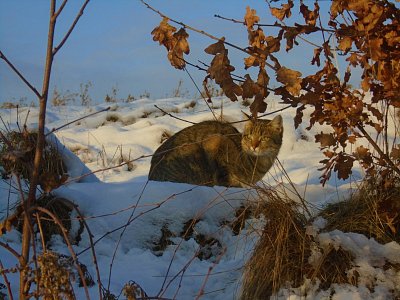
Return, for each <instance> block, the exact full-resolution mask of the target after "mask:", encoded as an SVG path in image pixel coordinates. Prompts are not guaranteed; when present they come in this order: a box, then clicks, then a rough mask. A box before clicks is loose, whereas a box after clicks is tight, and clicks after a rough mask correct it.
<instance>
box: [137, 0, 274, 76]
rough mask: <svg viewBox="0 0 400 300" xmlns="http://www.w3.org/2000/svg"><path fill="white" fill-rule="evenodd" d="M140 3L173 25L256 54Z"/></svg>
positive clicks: (141, 0)
mask: <svg viewBox="0 0 400 300" xmlns="http://www.w3.org/2000/svg"><path fill="white" fill-rule="evenodd" d="M140 2H142V3H143V4H144V5H145V6H146V7H147V8H148V9H150V10H152V11H154V12H155V13H157V14H159V15H160V16H161V17H163V18H168V19H169V20H170V21H171V22H173V23H175V24H178V25H180V26H182V27H184V28H187V29H189V30H192V31H194V32H197V33H200V34H202V35H205V36H207V37H209V38H210V39H213V40H216V41H221V42H223V43H224V44H225V45H228V46H230V47H232V48H234V49H236V50H239V51H242V52H244V53H246V54H248V55H251V56H254V53H251V52H250V51H248V50H247V49H246V48H242V47H239V46H237V45H235V44H232V43H229V42H227V41H225V39H224V38H218V37H216V36H214V35H212V34H209V33H207V32H205V31H204V30H199V29H196V28H194V27H192V26H189V25H186V24H185V23H182V22H179V21H177V20H174V19H171V18H170V17H168V16H167V15H165V14H163V13H162V12H160V11H158V10H156V9H155V8H153V7H151V6H150V5H149V4H147V3H146V2H145V1H143V0H140ZM265 64H266V65H267V66H268V67H270V68H271V69H272V70H275V71H276V68H275V67H274V66H273V65H271V64H270V63H268V62H266V63H265Z"/></svg>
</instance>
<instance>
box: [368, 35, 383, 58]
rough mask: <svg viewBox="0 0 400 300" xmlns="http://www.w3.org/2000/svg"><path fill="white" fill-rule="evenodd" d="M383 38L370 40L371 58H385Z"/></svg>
mask: <svg viewBox="0 0 400 300" xmlns="http://www.w3.org/2000/svg"><path fill="white" fill-rule="evenodd" d="M382 44H383V39H382V38H380V39H371V41H370V42H369V46H370V51H369V52H370V54H371V58H372V59H373V60H375V61H378V60H379V59H382V58H385V57H386V53H385V52H383V51H382Z"/></svg>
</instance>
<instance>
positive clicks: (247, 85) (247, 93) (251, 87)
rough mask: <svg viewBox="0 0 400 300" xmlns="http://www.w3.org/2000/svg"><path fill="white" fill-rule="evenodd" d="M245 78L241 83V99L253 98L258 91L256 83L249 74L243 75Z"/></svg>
mask: <svg viewBox="0 0 400 300" xmlns="http://www.w3.org/2000/svg"><path fill="white" fill-rule="evenodd" d="M244 77H245V78H246V80H245V81H244V83H243V84H242V89H243V95H242V97H243V99H249V98H253V97H254V95H255V94H256V93H258V85H257V84H256V83H255V82H254V81H253V80H252V79H251V77H250V75H249V74H246V75H244Z"/></svg>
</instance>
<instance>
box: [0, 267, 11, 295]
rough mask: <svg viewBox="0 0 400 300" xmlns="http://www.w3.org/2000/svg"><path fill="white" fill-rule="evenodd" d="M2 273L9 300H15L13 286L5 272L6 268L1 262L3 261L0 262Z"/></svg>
mask: <svg viewBox="0 0 400 300" xmlns="http://www.w3.org/2000/svg"><path fill="white" fill-rule="evenodd" d="M0 273H2V275H3V279H4V283H5V284H6V286H7V291H8V298H9V299H10V300H13V299H14V297H13V294H12V290H11V284H10V281H8V278H7V275H6V273H5V272H4V266H3V263H2V262H1V260H0Z"/></svg>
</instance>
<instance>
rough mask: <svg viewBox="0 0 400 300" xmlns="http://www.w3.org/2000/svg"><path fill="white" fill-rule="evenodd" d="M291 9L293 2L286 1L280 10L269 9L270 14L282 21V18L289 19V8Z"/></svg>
mask: <svg viewBox="0 0 400 300" xmlns="http://www.w3.org/2000/svg"><path fill="white" fill-rule="evenodd" d="M292 7H293V0H288V3H287V4H282V7H281V8H276V7H271V8H270V10H271V14H272V15H273V16H274V17H276V18H278V19H279V20H280V21H282V20H283V19H284V18H289V17H290V16H291V15H292V12H291V10H290V9H291V8H292Z"/></svg>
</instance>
